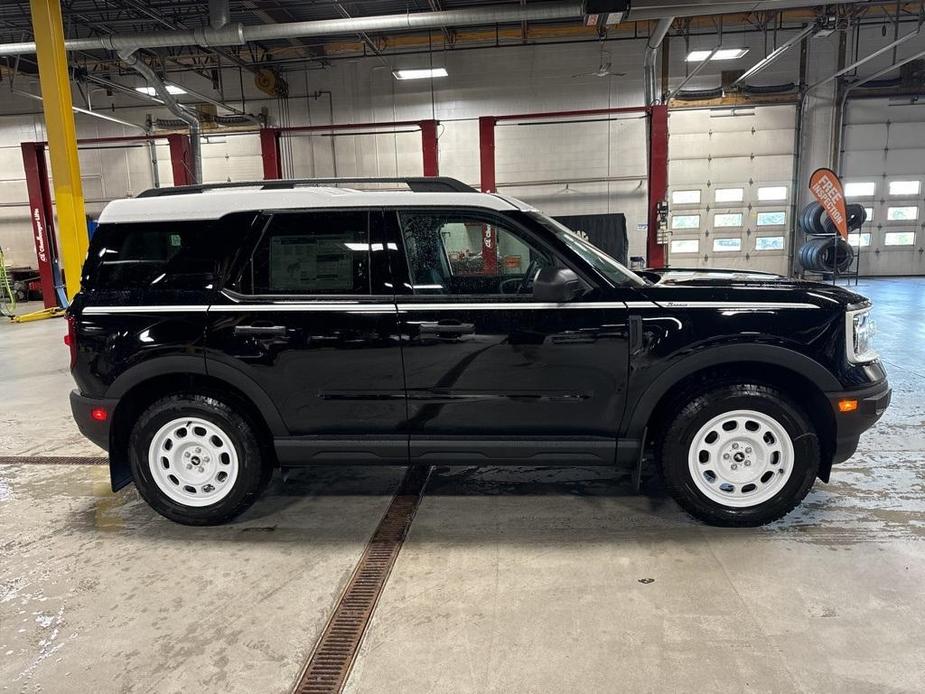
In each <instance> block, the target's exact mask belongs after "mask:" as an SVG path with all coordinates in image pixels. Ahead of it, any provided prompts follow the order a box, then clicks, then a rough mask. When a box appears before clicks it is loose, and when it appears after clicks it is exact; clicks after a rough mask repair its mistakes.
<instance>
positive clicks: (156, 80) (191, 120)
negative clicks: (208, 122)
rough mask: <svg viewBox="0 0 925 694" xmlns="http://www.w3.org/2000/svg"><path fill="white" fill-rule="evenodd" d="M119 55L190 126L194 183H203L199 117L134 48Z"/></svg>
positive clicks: (173, 112) (172, 111)
mask: <svg viewBox="0 0 925 694" xmlns="http://www.w3.org/2000/svg"><path fill="white" fill-rule="evenodd" d="M119 57H120V58H121V59H122V61H123V62H124V63H125V64H126V65H129V66H131V67H132V68H134V69H135V71H136V72H138V73H139V74H140V75H141V76H142V77H144V78H145V81H146V82H147V83H148V84H149V85H150V86H152V87H154V91H155V92H156V93H157V96H158V98H160V100H161V101H163V102H164V105H165V106H166V107H167V108H168V109H169V110H170V112H171V113H172V114H174V115H175V116H176V117H177V118H179V119H180V120H182V121H183V122H184V123H186V124H187V125H188V126H189V139H190V158H191V160H192V163H193V170H192V171H191V172H190V173H191V175H192V179H193V183H201V182H202V148H201V143H200V138H199V129H200V128H199V119H198V118H197V117H196V116H195V115H193V114H192V113H190V112H189V111H188V110H186V108H184V107H183V105H182V104H180V102H179V101H177V100H176V99H175V98H174V96H173V94H171V93H170V92H169V91H168V90H167V85H166V84H164V82H163V80H161V78H160V77H158V76H157V75H156V74H154V70H152V69H151V68H150V67H149V66H148V65H147V63H145V62H144V61H143V60H140V59H139V58H138V56H137V55H136V54H135V50H134V49H132V50H122V51H119Z"/></svg>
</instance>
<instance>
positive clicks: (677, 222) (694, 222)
mask: <svg viewBox="0 0 925 694" xmlns="http://www.w3.org/2000/svg"><path fill="white" fill-rule="evenodd" d="M671 228H672V229H699V228H700V215H699V214H676V215H674V216H673V217H672V218H671Z"/></svg>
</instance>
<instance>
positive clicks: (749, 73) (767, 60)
mask: <svg viewBox="0 0 925 694" xmlns="http://www.w3.org/2000/svg"><path fill="white" fill-rule="evenodd" d="M815 28H816V25H815V24H809V25H807V26H806V27H804V28H803V31H801V32H800V33H799V34H797V35H796V36H794V37H793V38H791V39H790V40H789V41H787V42H786V43H783V44H781V45H780V46H778V47H777V48H775V49H774V50H773V51H771V52H770V53H768V55H766V56H765V57H764V58H762V59H761V60H759V61H758V62H757V63H755V64H754V65H752V67H750V68H749V69H748V70H746V71H745V72H743V73H742V76H741V77H739V79H737V80H736V81H735V82H733V83H732V84H733V86H738V85H740V84H743V83H744V82H745V81H746V80H748V79H750V78H752V77H754V76H755V75H757V74H758V73H759V72H761V71H762V70H764V69H765V68H766V67H767V66H768V65H770V64H771V63H773V62H774V61H775V60H777V59H778V58H780V57H781V56H782V55H783V54H784V53H786V52H787V51H789V50H790V49H791V48H792V47H793V46H795V45H796V44H797V43H799V42H800V41H802V40H803V37H805V36H809V34H811V33H812V32H813V31H814V30H815Z"/></svg>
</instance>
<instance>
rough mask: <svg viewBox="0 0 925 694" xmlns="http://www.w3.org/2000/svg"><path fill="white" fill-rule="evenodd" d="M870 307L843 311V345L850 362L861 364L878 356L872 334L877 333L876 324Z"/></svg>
mask: <svg viewBox="0 0 925 694" xmlns="http://www.w3.org/2000/svg"><path fill="white" fill-rule="evenodd" d="M870 311H871V307H870V306H866V307H864V308H860V309H855V310H851V309H849V310H848V311H846V312H845V346H846V347H847V350H848V361H850V362H851V363H852V364H863V363H865V362H869V361H873V360H874V359H876V358H877V357H878V354H877V350H875V349H874V344H873V340H874V335H875V334H876V333H877V324H876V323H875V322H874V320H873V318H871V315H870Z"/></svg>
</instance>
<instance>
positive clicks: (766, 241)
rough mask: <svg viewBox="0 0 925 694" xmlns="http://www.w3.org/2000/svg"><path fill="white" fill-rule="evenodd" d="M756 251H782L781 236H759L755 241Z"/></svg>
mask: <svg viewBox="0 0 925 694" xmlns="http://www.w3.org/2000/svg"><path fill="white" fill-rule="evenodd" d="M755 250H756V251H782V250H784V237H783V236H759V237H757V238H756V239H755Z"/></svg>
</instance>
